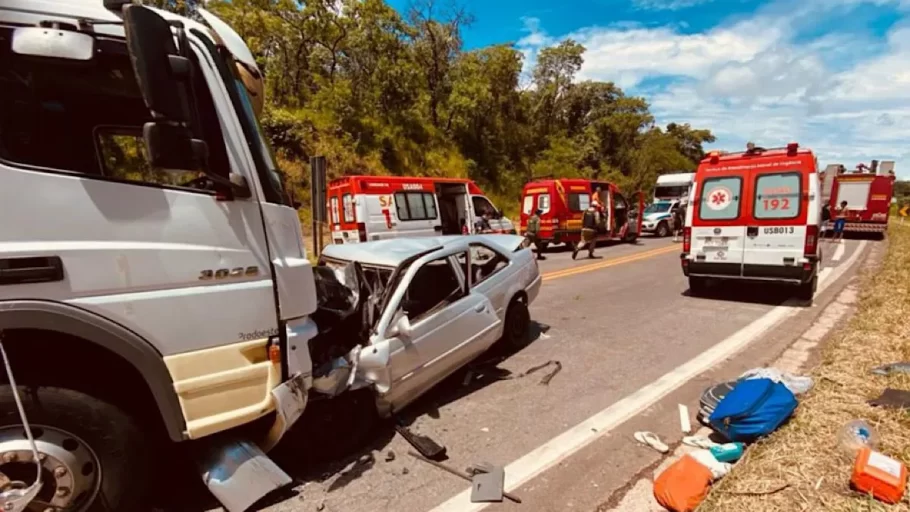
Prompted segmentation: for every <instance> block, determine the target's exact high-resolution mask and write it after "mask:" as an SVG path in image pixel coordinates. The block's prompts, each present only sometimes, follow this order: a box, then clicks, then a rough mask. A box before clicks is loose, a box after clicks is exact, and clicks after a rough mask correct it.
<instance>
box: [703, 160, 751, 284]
mask: <svg viewBox="0 0 910 512" xmlns="http://www.w3.org/2000/svg"><path fill="white" fill-rule="evenodd" d="M745 184H746V183H745V179H744V178H743V177H742V176H740V175H724V176H712V177H707V178H705V180H704V181H703V182H702V183H700V184H699V187H700V188H701V190H700V191H699V193H698V194H696V196H695V211H694V212H693V213H694V215H693V220H692V234H691V237H692V242H691V243H692V255H693V256H694V257H695V260H696V261H697V262H699V263H714V264H716V265H715V266H713V268H712V270H711V273H716V274H728V275H736V276H741V275H742V265H743V255H744V251H743V249H744V246H745V245H744V244H745V237H746V225H745V221H744V220H743V219H742V218H741V217H742V210H743V208H742V203H743V201H742V198H743V197H744V188H745Z"/></svg>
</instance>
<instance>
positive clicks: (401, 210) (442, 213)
mask: <svg viewBox="0 0 910 512" xmlns="http://www.w3.org/2000/svg"><path fill="white" fill-rule="evenodd" d="M327 201H328V205H327V209H328V214H329V222H330V224H331V226H332V228H331V229H332V242H333V243H336V244H345V243H359V242H366V241H372V240H385V239H388V238H401V237H414V236H438V235H457V234H462V233H474V231H475V228H474V224H475V221H477V220H478V218H479V217H481V216H482V215H483V214H484V212H489V213H490V217H491V218H490V219H489V222H490V228H491V229H492V232H493V233H511V234H514V233H515V227H514V226H513V225H512V222H511V221H510V220H509V219H508V218H506V217H504V216H503V215H502V211H501V210H499V209H498V208H496V207H495V206H494V205H493V203H492V202H491V201H490V200H489V199H488V198H487V197H486V196H485V195H484V193H483V191H481V190H480V187H478V186H477V184H476V183H474V182H473V181H471V180H468V179H460V178H427V177H408V176H344V177H341V178H337V179H334V180H332V181H331V182H329V186H328V191H327Z"/></svg>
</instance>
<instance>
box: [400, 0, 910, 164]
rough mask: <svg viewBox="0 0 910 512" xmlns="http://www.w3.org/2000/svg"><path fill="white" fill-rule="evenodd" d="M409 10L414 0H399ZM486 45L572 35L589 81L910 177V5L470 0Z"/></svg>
mask: <svg viewBox="0 0 910 512" xmlns="http://www.w3.org/2000/svg"><path fill="white" fill-rule="evenodd" d="M391 3H392V5H393V6H395V7H396V8H402V9H403V8H405V7H406V6H407V5H408V0H391ZM459 3H460V4H461V5H464V6H465V7H467V9H468V10H469V11H470V12H471V13H472V14H473V15H474V17H475V22H474V24H473V25H471V26H470V27H468V28H467V29H466V30H465V31H464V39H465V44H466V46H467V47H468V48H476V47H479V46H484V45H488V44H495V43H506V42H511V43H513V44H515V45H516V47H517V48H519V49H520V50H521V51H522V52H523V53H524V54H525V66H526V69H527V68H530V67H531V66H533V63H534V60H535V58H536V55H537V52H538V51H539V50H540V49H541V48H544V47H546V46H550V45H553V44H556V43H558V42H559V41H561V40H563V39H565V38H567V37H571V38H573V39H575V40H576V41H578V42H580V43H582V44H583V45H584V46H585V47H586V48H587V52H586V54H585V64H584V66H583V67H582V70H581V73H580V76H579V79H580V80H584V79H595V80H605V81H613V82H616V83H617V84H618V85H620V86H621V87H623V89H624V90H625V91H626V92H627V93H628V94H635V95H640V96H644V97H645V98H646V99H647V100H648V101H649V102H650V104H651V110H652V112H653V113H654V114H655V116H656V117H657V119H658V122H659V123H661V124H666V123H668V122H671V121H675V122H689V123H691V124H692V125H693V126H697V127H703V128H709V129H711V130H712V131H713V132H714V133H715V134H716V135H717V137H718V140H717V142H716V143H715V144H713V145H712V147H717V148H720V149H737V148H742V147H745V144H746V142H747V141H750V140H751V141H754V142H756V143H757V144H760V145H764V146H773V145H783V144H785V143H787V142H789V141H791V140H794V141H797V142H799V143H800V144H801V145H803V146H809V147H811V148H812V149H814V150H815V152H816V154H817V155H818V158H819V163H820V164H822V165H825V164H828V163H842V164H844V165H846V166H847V167H848V168H852V167H854V166H855V165H856V164H857V163H859V162H865V163H868V162H869V161H870V160H872V159H873V158H876V159H878V160H895V161H896V170H897V174H898V176H899V177H901V178H904V179H910V0H798V1H797V0H562V1H559V2H557V1H553V0H461V1H460V2H459Z"/></svg>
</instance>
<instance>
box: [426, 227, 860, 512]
mask: <svg viewBox="0 0 910 512" xmlns="http://www.w3.org/2000/svg"><path fill="white" fill-rule="evenodd" d="M865 248H866V240H862V241H861V242H860V244H859V246H858V247H857V248H856V250H855V251H853V253H852V254H851V255H850V257H849V258H847V260H846V261H845V262H843V263H842V264H840V265H838V266H836V267H834V268H833V269H832V270H831V272H830V273H826V274H824V275H822V274H821V273H820V274H819V284H818V292H817V294H821V293H823V292H824V291H825V290H826V289H827V288H828V286H830V285H831V283H834V282H837V280H838V279H840V277H841V276H842V275H844V273H846V272H847V270H848V269H850V268H851V267H853V265H854V264H855V263H856V260H858V259H859V257H860V255H861V254H862V253H863V251H864V250H865ZM793 303H794V301H792V300H790V301H787V302H785V303H784V304H781V305H779V306H775V307H774V309H772V310H771V311H768V312H767V313H765V314H764V315H762V316H761V317H759V318H757V319H756V320H754V321H753V322H752V323H750V324H749V325H747V326H745V327H743V328H742V329H740V330H739V331H737V332H735V333H733V334H732V335H731V336H729V337H727V338H726V339H724V340H722V341H720V342H718V343H716V344H715V345H713V346H712V347H710V348H708V349H707V350H705V351H703V352H702V353H701V354H699V355H697V356H695V357H693V358H692V359H690V360H688V361H686V362H685V363H683V364H681V365H680V366H677V367H676V368H675V369H673V370H671V371H670V372H668V373H666V374H664V375H663V376H661V377H660V378H658V379H657V380H655V381H654V382H651V383H650V384H646V385H645V386H643V387H641V388H639V389H638V390H637V391H635V392H634V393H632V394H631V395H627V396H626V397H624V398H622V399H620V400H619V401H617V402H614V403H613V404H611V405H610V406H609V407H607V408H606V409H604V410H602V411H600V412H597V413H595V414H594V415H593V416H591V417H589V418H588V419H586V420H584V421H582V422H581V423H579V424H577V425H575V426H574V427H572V428H570V429H569V430H566V431H565V432H563V433H561V434H559V435H557V436H556V437H554V438H552V439H550V440H549V441H547V442H545V443H544V444H542V445H540V446H538V447H537V448H535V449H534V450H531V451H530V452H528V453H526V454H525V455H523V456H522V457H520V458H518V459H517V460H515V461H513V462H511V463H510V464H509V465H508V466H506V467H505V473H506V478H505V486H504V488H505V489H506V490H514V489H516V488H518V487H520V486H522V485H524V484H525V483H527V482H529V481H530V480H532V479H533V478H535V477H537V476H538V475H540V474H542V473H544V472H545V471H547V470H548V469H550V468H552V467H553V466H555V465H557V464H559V463H560V462H562V461H563V460H565V459H567V458H568V457H570V456H572V455H573V454H575V453H577V452H578V451H580V450H581V449H583V448H585V447H586V446H588V445H589V444H591V443H593V442H594V441H596V440H598V439H600V438H601V437H603V436H604V435H606V434H608V433H609V432H611V431H612V430H613V429H615V428H616V427H618V426H619V425H622V424H623V423H625V422H626V421H628V420H629V419H631V418H633V417H635V416H636V415H638V414H640V413H641V412H643V411H644V410H646V409H647V408H648V407H651V406H652V405H654V404H655V403H657V402H659V401H660V400H661V399H663V398H664V397H665V396H667V395H669V394H670V393H672V392H673V391H675V390H676V389H678V388H679V387H680V386H682V385H683V384H685V383H686V382H688V381H690V380H692V379H693V378H695V377H697V376H698V375H700V374H702V373H704V372H705V371H707V370H709V369H711V368H712V367H714V366H716V365H717V364H718V363H720V362H722V361H724V360H725V359H728V358H730V357H732V356H733V355H735V354H736V353H738V352H740V351H741V350H742V349H744V348H745V347H746V346H748V345H749V344H750V343H751V342H753V341H755V339H757V338H758V337H759V336H761V335H762V334H764V333H765V332H767V331H769V330H770V329H771V328H772V327H774V326H775V325H777V324H778V323H780V322H781V321H783V320H785V319H787V318H789V317H791V316H795V315H796V314H797V313H798V312H800V311H802V310H803V308H801V307H797V306H794V305H792V304H793ZM470 499H471V488H470V487H469V488H467V489H465V490H464V491H462V492H459V493H458V494H456V495H454V496H452V497H451V498H449V499H448V500H446V501H445V502H443V503H441V504H440V505H438V506H436V507H434V508H432V509H430V511H429V512H478V511H480V510H483V509H484V508H486V507H487V506H488V504H487V503H471V501H470Z"/></svg>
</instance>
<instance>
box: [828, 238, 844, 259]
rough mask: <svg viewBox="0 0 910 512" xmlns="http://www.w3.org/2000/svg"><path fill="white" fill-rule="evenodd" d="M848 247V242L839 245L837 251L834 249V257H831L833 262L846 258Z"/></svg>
mask: <svg viewBox="0 0 910 512" xmlns="http://www.w3.org/2000/svg"><path fill="white" fill-rule="evenodd" d="M846 247H847V243H846V242H844V243H838V244H837V249H834V255H833V256H831V261H840V260H841V258H843V257H844V253H845V252H846Z"/></svg>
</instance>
